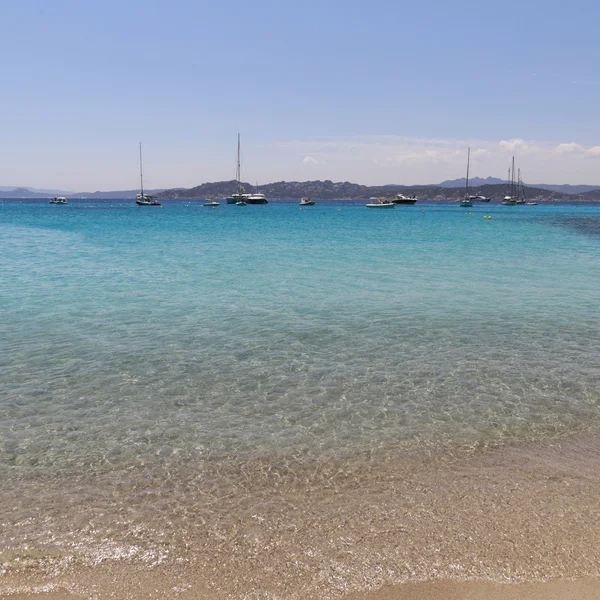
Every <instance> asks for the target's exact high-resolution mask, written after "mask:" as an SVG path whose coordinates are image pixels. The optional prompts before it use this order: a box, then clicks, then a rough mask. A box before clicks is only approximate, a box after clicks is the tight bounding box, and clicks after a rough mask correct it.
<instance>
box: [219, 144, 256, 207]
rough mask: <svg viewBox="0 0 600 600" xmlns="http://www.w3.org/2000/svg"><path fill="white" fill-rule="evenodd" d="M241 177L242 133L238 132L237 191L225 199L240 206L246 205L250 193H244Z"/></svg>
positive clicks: (228, 202)
mask: <svg viewBox="0 0 600 600" xmlns="http://www.w3.org/2000/svg"><path fill="white" fill-rule="evenodd" d="M240 177H241V159H240V134H239V133H238V143H237V161H236V168H235V183H236V190H237V191H236V192H235V193H234V194H231V196H229V197H228V198H226V199H225V201H226V202H227V204H237V205H238V206H245V205H246V199H247V198H248V196H250V194H245V193H244V186H243V185H242V182H241V181H240Z"/></svg>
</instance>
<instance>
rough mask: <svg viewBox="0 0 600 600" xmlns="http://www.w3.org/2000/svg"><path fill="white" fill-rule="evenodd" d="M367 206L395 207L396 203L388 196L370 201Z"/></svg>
mask: <svg viewBox="0 0 600 600" xmlns="http://www.w3.org/2000/svg"><path fill="white" fill-rule="evenodd" d="M365 206H366V207H367V208H395V207H396V205H395V204H394V203H393V202H392V201H391V200H388V199H387V198H377V202H369V204H365Z"/></svg>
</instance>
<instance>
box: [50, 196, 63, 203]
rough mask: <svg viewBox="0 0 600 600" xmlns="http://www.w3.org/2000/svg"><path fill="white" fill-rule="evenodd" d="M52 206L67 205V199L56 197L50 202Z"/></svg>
mask: <svg viewBox="0 0 600 600" xmlns="http://www.w3.org/2000/svg"><path fill="white" fill-rule="evenodd" d="M50 204H67V199H66V198H65V197H64V196H55V197H54V198H52V200H50Z"/></svg>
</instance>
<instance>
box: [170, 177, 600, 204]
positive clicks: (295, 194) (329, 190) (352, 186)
mask: <svg viewBox="0 0 600 600" xmlns="http://www.w3.org/2000/svg"><path fill="white" fill-rule="evenodd" d="M488 179H492V180H493V178H488ZM456 181H457V182H461V181H462V184H461V185H444V184H448V183H450V182H443V183H442V184H437V185H413V186H406V185H394V184H391V185H383V186H367V185H360V184H357V183H350V182H349V181H343V182H333V181H330V180H328V179H326V180H325V181H277V182H274V183H267V184H265V185H262V186H260V188H256V187H255V186H253V185H250V184H249V183H244V184H243V186H244V189H246V190H247V191H250V192H253V191H256V190H257V189H260V192H261V193H263V194H265V195H266V196H267V198H277V199H281V200H297V199H299V198H302V197H303V196H308V197H310V198H319V199H323V200H364V199H367V198H371V197H373V196H384V197H393V196H395V195H396V194H399V193H400V194H404V195H405V196H412V195H415V196H416V197H417V198H420V199H425V200H459V199H460V198H461V197H462V196H463V195H464V179H462V180H456ZM484 181H486V180H484ZM493 181H494V183H487V182H486V183H484V184H482V185H481V184H480V185H477V183H475V184H474V185H472V186H470V188H469V191H470V193H472V194H479V195H483V196H486V197H488V198H492V199H493V200H500V199H501V198H503V197H504V196H506V195H507V194H509V193H510V186H509V184H508V183H506V182H502V181H501V180H493ZM497 181H500V183H496V182H497ZM452 183H453V182H452ZM561 187H562V186H561ZM586 187H591V188H592V190H591V191H586V192H583V193H567V192H564V191H556V190H551V189H545V188H542V187H533V186H525V197H526V199H528V200H529V199H534V198H535V199H537V200H545V201H553V202H560V201H570V202H586V201H587V202H593V201H596V200H600V187H599V188H594V187H593V186H586ZM235 189H236V182H235V181H233V180H231V181H218V182H214V183H203V184H202V185H198V186H196V187H193V188H189V189H183V188H178V189H172V190H165V191H163V192H161V193H160V194H158V197H159V198H163V199H171V200H175V199H178V198H225V197H227V196H229V195H230V194H232V193H233V192H234V191H235Z"/></svg>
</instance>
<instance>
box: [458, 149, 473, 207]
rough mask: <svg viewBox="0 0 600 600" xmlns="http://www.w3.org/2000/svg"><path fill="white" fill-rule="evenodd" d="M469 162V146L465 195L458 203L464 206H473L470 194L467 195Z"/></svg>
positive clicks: (468, 150) (469, 150)
mask: <svg viewBox="0 0 600 600" xmlns="http://www.w3.org/2000/svg"><path fill="white" fill-rule="evenodd" d="M470 162H471V148H470V147H469V148H468V149H467V177H466V179H465V197H464V198H463V199H462V200H461V201H460V205H461V206H464V207H469V206H473V201H472V200H471V196H469V163H470Z"/></svg>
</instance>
